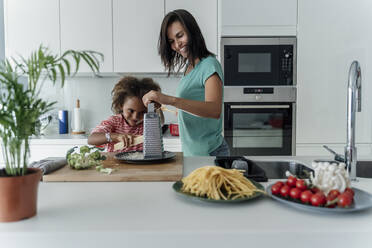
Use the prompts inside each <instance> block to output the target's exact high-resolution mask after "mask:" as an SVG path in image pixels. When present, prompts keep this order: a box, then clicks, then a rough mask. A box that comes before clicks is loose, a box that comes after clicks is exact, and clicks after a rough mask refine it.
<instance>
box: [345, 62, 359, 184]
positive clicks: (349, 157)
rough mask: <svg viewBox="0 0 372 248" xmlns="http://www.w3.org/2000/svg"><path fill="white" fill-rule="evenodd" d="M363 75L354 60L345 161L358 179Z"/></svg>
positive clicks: (349, 91) (348, 93) (351, 67)
mask: <svg viewBox="0 0 372 248" xmlns="http://www.w3.org/2000/svg"><path fill="white" fill-rule="evenodd" d="M361 97H362V75H361V70H360V66H359V62H358V61H353V63H351V66H350V69H349V83H348V87H347V129H346V146H345V163H346V168H347V169H348V171H349V175H350V179H351V180H354V181H355V180H356V163H357V149H356V147H355V112H356V111H358V112H360V111H361V110H362V101H361Z"/></svg>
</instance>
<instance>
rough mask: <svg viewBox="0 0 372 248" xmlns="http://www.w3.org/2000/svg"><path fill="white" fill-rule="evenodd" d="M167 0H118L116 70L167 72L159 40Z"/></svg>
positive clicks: (114, 19)
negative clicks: (159, 50) (160, 53)
mask: <svg viewBox="0 0 372 248" xmlns="http://www.w3.org/2000/svg"><path fill="white" fill-rule="evenodd" d="M163 17H164V1H163V0H135V1H134V0H114V1H113V31H114V49H113V51H114V55H113V56H114V72H164V69H163V66H162V63H161V60H160V56H159V55H158V50H157V44H158V39H159V33H160V26H161V22H162V20H163Z"/></svg>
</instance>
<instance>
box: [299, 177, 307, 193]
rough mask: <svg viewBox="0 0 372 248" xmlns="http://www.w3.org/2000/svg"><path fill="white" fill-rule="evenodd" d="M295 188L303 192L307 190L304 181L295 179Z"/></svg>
mask: <svg viewBox="0 0 372 248" xmlns="http://www.w3.org/2000/svg"><path fill="white" fill-rule="evenodd" d="M296 188H299V189H300V190H301V191H304V190H306V189H307V185H306V182H305V180H303V179H297V181H296Z"/></svg>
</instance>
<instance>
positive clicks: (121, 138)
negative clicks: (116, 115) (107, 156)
mask: <svg viewBox="0 0 372 248" xmlns="http://www.w3.org/2000/svg"><path fill="white" fill-rule="evenodd" d="M135 136H136V135H133V134H128V133H110V138H111V139H112V142H113V143H118V142H124V144H125V146H129V145H131V144H132V143H133V139H134V137H135ZM106 143H108V142H107V139H106V133H92V134H91V135H89V137H88V144H89V145H96V146H99V145H103V144H106Z"/></svg>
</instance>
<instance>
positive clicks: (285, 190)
mask: <svg viewBox="0 0 372 248" xmlns="http://www.w3.org/2000/svg"><path fill="white" fill-rule="evenodd" d="M290 190H291V187H289V186H288V185H284V186H283V187H282V188H281V189H280V194H281V195H282V196H283V197H287V196H288V195H289V191H290Z"/></svg>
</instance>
